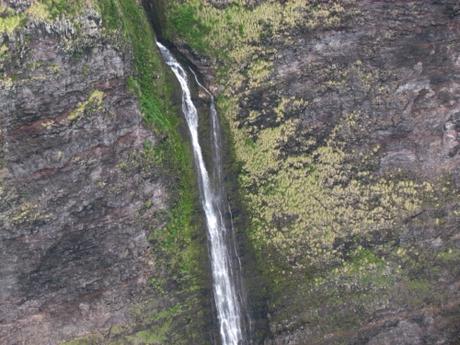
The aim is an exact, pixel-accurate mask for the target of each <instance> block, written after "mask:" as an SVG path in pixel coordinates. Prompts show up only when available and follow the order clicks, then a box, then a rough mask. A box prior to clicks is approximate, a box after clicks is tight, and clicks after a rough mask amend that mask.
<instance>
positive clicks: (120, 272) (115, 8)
mask: <svg viewBox="0 0 460 345" xmlns="http://www.w3.org/2000/svg"><path fill="white" fill-rule="evenodd" d="M2 4H3V5H0V14H1V17H0V30H1V32H0V46H1V62H0V72H1V73H2V79H1V84H0V116H1V117H0V121H1V132H0V134H1V135H0V142H1V151H0V152H1V155H0V164H1V165H0V169H1V170H0V178H1V180H0V199H1V202H0V228H1V231H0V261H1V266H0V339H1V341H0V342H1V343H2V344H7V345H13V344H31V345H32V344H33V345H42V344H43V345H45V344H46V345H49V344H59V343H61V342H63V341H64V340H69V339H72V338H75V337H82V338H81V339H80V340H77V341H73V342H71V344H109V343H110V344H124V345H126V344H140V343H142V344H157V343H159V342H161V343H162V344H167V343H170V344H190V343H198V344H205V343H207V342H208V341H209V339H210V334H209V333H210V327H211V326H212V322H210V321H209V320H211V318H210V317H209V315H208V313H210V309H211V308H210V305H209V301H210V298H209V296H208V292H207V289H208V277H207V273H206V271H207V264H206V249H205V248H206V247H205V245H204V243H205V235H204V232H201V227H200V225H199V224H200V223H199V221H198V219H199V218H198V215H197V214H196V212H195V202H196V201H195V199H196V198H195V195H194V193H195V192H194V187H193V185H194V176H193V173H192V168H191V160H190V158H189V152H188V149H187V148H186V146H185V145H184V144H182V138H181V137H180V136H179V129H180V126H181V121H180V120H179V119H180V117H179V115H178V114H179V113H178V111H177V109H176V107H175V106H174V105H173V101H172V100H173V97H172V96H173V93H172V90H173V87H174V86H173V85H172V83H171V80H173V79H172V78H171V76H170V75H169V72H167V68H165V67H164V66H163V65H162V63H161V59H160V57H159V55H158V52H157V51H156V49H155V47H154V37H153V34H152V32H151V29H150V27H149V24H148V22H147V20H146V18H145V16H144V14H143V11H142V8H141V7H140V5H139V4H138V3H137V2H136V1H123V2H118V1H99V2H90V1H71V2H69V1H60V0H46V1H20V2H19V1H7V2H5V3H4V2H2ZM192 224H195V225H192ZM69 344H70V343H69Z"/></svg>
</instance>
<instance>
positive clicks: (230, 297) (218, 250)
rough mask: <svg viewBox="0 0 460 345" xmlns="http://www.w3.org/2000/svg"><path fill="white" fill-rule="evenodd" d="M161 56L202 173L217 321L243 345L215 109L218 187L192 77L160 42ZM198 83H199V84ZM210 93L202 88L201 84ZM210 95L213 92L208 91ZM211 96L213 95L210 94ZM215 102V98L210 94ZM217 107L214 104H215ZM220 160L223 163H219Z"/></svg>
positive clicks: (226, 343)
mask: <svg viewBox="0 0 460 345" xmlns="http://www.w3.org/2000/svg"><path fill="white" fill-rule="evenodd" d="M157 45H158V47H159V49H160V52H161V54H162V56H163V58H164V60H165V62H166V64H167V65H168V66H169V67H170V68H171V70H172V71H173V72H174V74H175V75H176V77H177V80H178V81H179V84H180V86H181V88H182V112H183V113H184V116H185V119H186V122H187V126H188V129H189V131H190V137H191V141H192V147H193V155H194V159H195V164H196V167H197V170H198V178H199V181H198V182H199V185H200V191H201V204H202V207H203V210H204V213H205V217H206V224H207V228H208V239H209V252H210V261H211V269H212V278H213V292H214V300H215V304H216V310H217V317H218V321H219V327H220V335H221V340H222V345H240V344H243V342H244V341H245V340H244V339H243V333H244V332H243V317H242V311H241V305H240V298H239V296H240V295H239V293H238V289H237V286H238V284H237V282H238V281H239V277H236V276H235V275H237V274H236V273H235V272H237V270H235V268H234V267H233V265H234V264H235V263H234V260H233V259H232V258H234V257H235V255H234V253H235V248H234V247H232V245H231V244H233V242H232V241H231V240H229V239H230V238H231V236H232V235H231V234H229V230H228V229H227V226H226V223H225V221H224V218H223V213H224V210H223V209H222V208H223V205H224V203H222V202H221V200H220V199H221V198H222V193H221V190H222V188H223V186H222V179H221V171H220V170H221V162H220V152H219V150H220V147H219V145H220V144H219V142H220V141H219V136H220V133H219V127H218V126H217V117H216V114H215V108H211V112H214V113H212V116H213V117H212V129H213V137H212V138H211V139H212V141H213V156H214V157H213V158H214V162H213V163H214V164H215V165H216V167H215V168H214V170H213V171H214V175H216V176H214V180H215V181H214V186H213V183H211V180H210V176H209V173H208V171H207V169H206V165H205V162H204V158H203V152H202V149H201V146H200V142H199V137H198V112H197V109H196V107H195V105H194V104H193V101H192V97H191V92H190V88H189V83H188V76H187V73H186V72H185V70H184V68H183V67H182V66H181V65H180V64H179V62H178V61H177V60H176V58H175V57H174V56H173V55H172V54H171V52H170V51H169V50H168V49H167V48H166V47H165V46H164V45H162V44H161V43H159V42H157ZM197 82H198V80H197ZM198 84H199V82H198ZM199 85H200V87H202V88H203V89H204V90H206V89H205V88H204V87H203V86H202V85H201V84H199ZM206 92H208V93H209V91H207V90H206ZM209 94H210V93H209ZM210 96H211V98H212V95H211V94H210ZM212 107H214V103H213V104H212ZM216 160H219V161H216Z"/></svg>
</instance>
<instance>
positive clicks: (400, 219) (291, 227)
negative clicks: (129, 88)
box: [162, 0, 460, 345]
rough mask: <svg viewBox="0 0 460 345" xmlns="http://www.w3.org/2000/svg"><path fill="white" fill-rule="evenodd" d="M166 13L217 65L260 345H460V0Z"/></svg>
mask: <svg viewBox="0 0 460 345" xmlns="http://www.w3.org/2000/svg"><path fill="white" fill-rule="evenodd" d="M162 4H163V6H164V8H165V16H164V19H163V20H164V22H165V30H164V35H165V36H166V37H167V38H168V39H170V40H172V41H174V42H175V43H176V44H177V45H178V46H179V47H182V49H183V50H184V51H185V50H191V51H192V53H191V54H190V56H192V57H193V56H200V57H201V58H203V57H207V59H208V63H207V66H205V67H206V71H205V72H206V73H208V71H210V70H213V74H214V75H213V76H210V78H209V80H208V82H209V84H210V86H211V87H213V89H214V90H215V91H216V92H217V93H218V94H219V98H218V105H219V108H220V109H219V110H220V113H221V114H222V115H223V117H224V118H225V120H226V121H227V123H228V128H229V133H230V135H231V137H232V139H233V145H234V158H235V160H236V169H239V185H240V193H241V195H242V197H243V201H244V204H245V207H246V210H247V213H248V226H247V228H246V229H245V230H246V234H247V236H248V238H249V240H250V245H251V246H252V248H253V251H254V253H255V255H256V257H257V264H258V267H259V268H260V269H262V271H263V276H264V278H265V287H266V288H267V290H266V292H264V290H263V289H261V288H260V286H259V285H260V282H254V281H252V280H251V277H250V276H251V273H250V272H249V273H248V281H249V285H250V288H251V286H252V288H251V289H252V291H250V292H249V294H250V295H251V294H252V296H253V298H255V300H257V301H258V300H259V299H258V297H260V296H257V294H265V298H266V300H267V305H266V308H267V310H266V311H265V309H264V308H265V307H264V306H263V305H260V304H259V303H258V304H257V305H255V306H253V308H254V309H255V315H256V319H257V318H259V317H260V318H263V317H266V318H268V322H269V328H270V331H269V334H266V335H264V334H259V338H260V339H265V344H292V345H294V344H295V345H307V344H308V345H311V344H369V345H377V344H411V345H415V344H458V342H459V341H460V328H459V324H460V296H459V291H460V289H459V287H460V271H459V267H460V266H459V264H460V242H459V241H460V233H459V227H458V224H459V223H460V193H459V190H460V178H459V176H460V154H459V147H460V146H459V133H460V123H459V113H460V104H459V99H458V91H459V87H460V82H459V73H460V64H459V61H460V60H459V59H460V44H459V39H460V16H459V13H460V8H459V7H458V4H457V2H456V1H392V2H388V1H352V0H349V1H348V0H344V1H332V0H331V1H308V2H306V1H296V0H293V1H198V0H187V1H167V2H166V1H164V2H162ZM202 65H203V66H204V65H206V63H204V64H203V63H202ZM204 74H205V73H204ZM213 77H214V78H213ZM262 333H263V332H262Z"/></svg>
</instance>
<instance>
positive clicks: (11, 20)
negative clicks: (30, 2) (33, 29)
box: [0, 14, 24, 33]
mask: <svg viewBox="0 0 460 345" xmlns="http://www.w3.org/2000/svg"><path fill="white" fill-rule="evenodd" d="M22 23H24V16H23V15H22V14H13V15H7V16H6V17H0V33H12V32H13V31H14V30H16V28H18V27H19V26H20V25H22Z"/></svg>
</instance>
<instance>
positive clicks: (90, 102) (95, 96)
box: [67, 90, 104, 122]
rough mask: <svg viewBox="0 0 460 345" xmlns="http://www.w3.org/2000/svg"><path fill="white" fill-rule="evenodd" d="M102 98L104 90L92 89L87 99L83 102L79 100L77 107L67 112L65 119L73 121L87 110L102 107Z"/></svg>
mask: <svg viewBox="0 0 460 345" xmlns="http://www.w3.org/2000/svg"><path fill="white" fill-rule="evenodd" d="M103 99H104V92H102V91H100V90H94V91H93V92H92V93H91V94H90V95H89V96H88V99H87V100H86V101H84V102H81V103H79V104H78V105H77V107H76V108H75V109H74V110H73V111H71V112H70V113H69V115H68V116H67V120H69V121H70V122H74V121H76V120H78V119H79V118H80V117H81V116H83V114H85V113H88V112H89V111H94V110H98V109H100V108H101V107H102V104H103Z"/></svg>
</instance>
